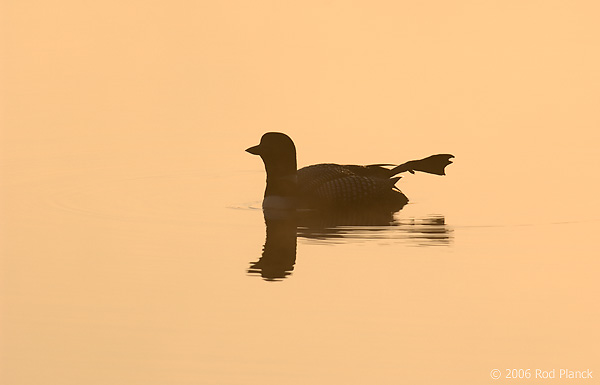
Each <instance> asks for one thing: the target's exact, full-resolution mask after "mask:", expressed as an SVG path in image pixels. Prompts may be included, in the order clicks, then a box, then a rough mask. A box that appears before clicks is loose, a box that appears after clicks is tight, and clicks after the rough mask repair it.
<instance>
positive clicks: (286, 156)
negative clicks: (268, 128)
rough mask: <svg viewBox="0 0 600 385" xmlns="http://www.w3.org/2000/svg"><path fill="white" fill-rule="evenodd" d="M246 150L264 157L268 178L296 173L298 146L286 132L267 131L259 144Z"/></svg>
mask: <svg viewBox="0 0 600 385" xmlns="http://www.w3.org/2000/svg"><path fill="white" fill-rule="evenodd" d="M246 151H247V152H249V153H250V154H253V155H259V156H260V157H261V158H262V160H263V162H264V164H265V169H266V171H267V178H269V177H283V176H289V175H296V146H294V142H292V139H290V137H289V136H287V135H286V134H282V133H281V132H267V133H266V134H264V135H263V136H262V138H261V139H260V144H259V145H257V146H254V147H250V148H248V149H247V150H246Z"/></svg>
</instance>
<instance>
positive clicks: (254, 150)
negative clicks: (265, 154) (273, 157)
mask: <svg viewBox="0 0 600 385" xmlns="http://www.w3.org/2000/svg"><path fill="white" fill-rule="evenodd" d="M246 152H249V153H251V154H252V155H260V144H259V145H256V146H254V147H250V148H247V149H246Z"/></svg>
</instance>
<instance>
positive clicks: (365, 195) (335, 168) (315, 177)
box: [298, 163, 408, 208]
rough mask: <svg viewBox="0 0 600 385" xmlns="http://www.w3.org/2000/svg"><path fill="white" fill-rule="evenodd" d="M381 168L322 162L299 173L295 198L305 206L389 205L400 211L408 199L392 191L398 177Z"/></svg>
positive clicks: (379, 166) (377, 166) (394, 189)
mask: <svg viewBox="0 0 600 385" xmlns="http://www.w3.org/2000/svg"><path fill="white" fill-rule="evenodd" d="M391 176H393V174H392V173H391V170H389V169H387V168H385V167H382V166H381V165H370V166H357V165H339V164H334V163H323V164H315V165H312V166H307V167H304V168H301V169H300V170H298V198H299V204H300V206H306V207H365V206H381V205H384V206H390V207H393V208H400V207H402V206H404V205H405V204H406V203H408V198H406V196H405V195H404V194H403V193H402V192H400V190H398V189H397V188H395V186H394V185H395V184H396V182H397V181H398V180H399V179H400V177H395V178H392V177H391Z"/></svg>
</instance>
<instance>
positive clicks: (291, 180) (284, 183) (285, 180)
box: [265, 172, 298, 198]
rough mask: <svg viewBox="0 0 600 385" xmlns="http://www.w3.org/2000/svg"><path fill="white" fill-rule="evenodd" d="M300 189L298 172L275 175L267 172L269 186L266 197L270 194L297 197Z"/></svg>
mask: <svg viewBox="0 0 600 385" xmlns="http://www.w3.org/2000/svg"><path fill="white" fill-rule="evenodd" d="M297 190H298V177H297V176H296V173H295V172H294V173H293V174H288V175H282V176H274V175H269V174H267V188H266V189H265V198H266V197H269V196H281V197H295V196H296V192H297Z"/></svg>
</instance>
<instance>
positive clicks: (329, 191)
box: [246, 132, 454, 210]
mask: <svg viewBox="0 0 600 385" xmlns="http://www.w3.org/2000/svg"><path fill="white" fill-rule="evenodd" d="M246 151H247V152H249V153H251V154H254V155H259V156H260V157H261V158H262V160H263V162H264V164H265V170H266V172H267V187H266V189H265V196H264V200H263V208H367V207H374V206H376V207H386V208H389V209H393V210H399V209H400V208H402V207H403V206H404V205H405V204H406V203H408V198H407V197H406V196H405V195H404V194H403V193H402V192H401V191H400V190H399V189H398V188H397V187H396V186H395V184H396V182H397V181H398V180H399V179H400V178H401V177H399V176H396V175H397V174H399V173H402V172H406V171H408V172H410V173H413V174H414V172H415V171H421V172H426V173H430V174H436V175H445V174H446V173H445V167H446V166H447V165H449V164H450V163H452V161H451V160H450V158H453V157H454V155H451V154H437V155H432V156H429V157H427V158H424V159H420V160H411V161H409V162H406V163H403V164H401V165H399V166H395V167H392V168H386V167H384V166H393V165H389V164H373V165H368V166H358V165H339V164H334V163H322V164H315V165H312V166H307V167H303V168H301V169H300V170H298V169H297V165H296V147H295V146H294V142H293V141H292V139H290V137H289V136H287V135H286V134H283V133H280V132H267V133H266V134H264V135H263V136H262V138H261V139H260V144H258V145H257V146H254V147H250V148H248V149H247V150H246Z"/></svg>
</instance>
